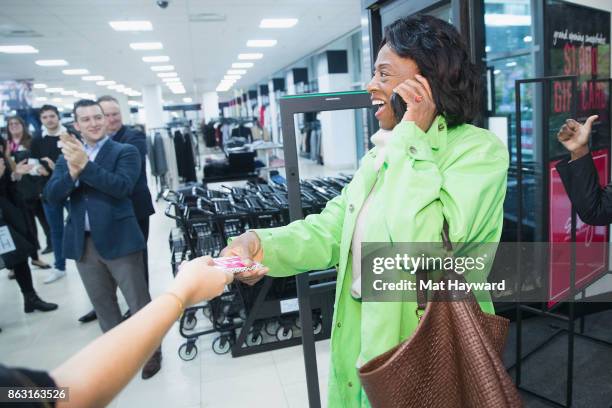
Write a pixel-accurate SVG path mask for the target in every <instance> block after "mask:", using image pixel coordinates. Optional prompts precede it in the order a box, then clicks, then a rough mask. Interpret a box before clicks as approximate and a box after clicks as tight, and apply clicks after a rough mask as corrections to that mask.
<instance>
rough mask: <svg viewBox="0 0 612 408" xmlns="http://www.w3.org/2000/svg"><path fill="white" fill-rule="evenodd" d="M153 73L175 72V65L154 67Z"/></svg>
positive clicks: (152, 68)
mask: <svg viewBox="0 0 612 408" xmlns="http://www.w3.org/2000/svg"><path fill="white" fill-rule="evenodd" d="M151 71H156V72H161V71H174V65H153V66H152V67H151Z"/></svg>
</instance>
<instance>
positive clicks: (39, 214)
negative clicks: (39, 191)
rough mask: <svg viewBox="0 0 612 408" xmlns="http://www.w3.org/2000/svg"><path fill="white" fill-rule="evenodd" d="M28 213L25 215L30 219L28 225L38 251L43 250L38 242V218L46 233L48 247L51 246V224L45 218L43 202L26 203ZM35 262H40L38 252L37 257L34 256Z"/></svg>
mask: <svg viewBox="0 0 612 408" xmlns="http://www.w3.org/2000/svg"><path fill="white" fill-rule="evenodd" d="M26 207H27V208H26V211H24V213H25V214H26V216H27V217H28V224H29V225H30V228H31V230H32V236H33V237H34V242H33V244H34V245H35V246H36V248H38V249H43V247H42V246H41V245H40V243H39V241H38V230H37V229H36V218H38V222H40V225H41V226H42V228H43V231H44V232H45V237H46V239H47V246H51V231H50V229H49V223H48V222H47V217H46V216H45V210H44V209H43V206H42V200H36V201H34V202H28V203H26ZM32 259H33V260H35V261H36V260H38V259H39V258H38V251H36V253H35V255H33V256H32Z"/></svg>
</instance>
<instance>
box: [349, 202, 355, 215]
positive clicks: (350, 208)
mask: <svg viewBox="0 0 612 408" xmlns="http://www.w3.org/2000/svg"><path fill="white" fill-rule="evenodd" d="M353 211H355V206H354V205H353V204H349V212H351V213H352V212H353Z"/></svg>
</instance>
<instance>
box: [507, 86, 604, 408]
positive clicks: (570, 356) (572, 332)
mask: <svg viewBox="0 0 612 408" xmlns="http://www.w3.org/2000/svg"><path fill="white" fill-rule="evenodd" d="M559 80H561V81H571V82H572V91H573V94H574V95H575V94H576V92H577V76H575V75H570V76H551V77H540V78H532V79H523V80H517V81H515V103H516V106H515V107H516V110H515V111H516V122H515V127H516V149H517V150H516V161H517V195H518V208H517V229H516V230H517V242H522V224H523V188H522V185H523V166H522V140H521V139H522V129H521V109H520V108H521V85H523V84H533V83H540V84H543V102H544V112H545V115H544V117H545V118H548V114H549V109H550V98H549V95H550V83H551V82H552V81H559ZM611 86H612V85H611ZM610 89H612V88H610ZM609 98H612V95H611V94H609ZM576 106H577V98H576V97H573V98H572V101H571V112H570V116H571V117H576V110H577V109H576ZM548 131H549V128H548V121H547V120H544V121H543V123H542V135H543V139H544V140H547V139H546V137H548ZM541 151H542V153H541V154H542V163H543V164H546V165H548V161H549V154H548V153H549V152H548V145H547V144H546V145H544V142H543V148H542V149H541ZM609 152H610V149H609V148H608V153H609ZM543 175H544V177H543V178H544V185H545V189H544V190H545V194H548V185H549V184H548V183H549V175H548V171H545V172H543ZM608 181H609V180H608ZM544 201H546V200H544ZM542 210H543V212H544V215H545V216H546V217H544V219H546V220H547V219H548V206H544V207H543V208H542ZM576 218H577V216H576V209H575V208H574V205H573V204H572V206H571V244H572V245H571V254H570V265H571V266H570V288H569V290H570V291H569V293H570V294H569V296H568V298H569V299H572V300H570V301H568V302H559V303H558V304H557V305H556V306H555V308H558V307H559V305H561V304H567V308H568V313H567V316H566V315H563V314H560V313H555V312H552V311H547V310H545V308H544V307H543V308H542V309H537V308H535V307H531V306H528V305H524V304H521V303H520V302H517V304H516V363H515V364H514V365H512V366H510V367H508V368H507V369H508V370H510V369H511V368H513V367H515V368H516V377H515V382H516V386H517V387H518V388H519V389H520V390H521V391H523V392H525V393H527V394H529V395H531V396H533V397H536V398H538V399H539V400H541V401H543V402H545V403H547V404H549V405H551V406H555V407H562V408H569V407H571V406H572V403H573V379H574V341H575V336H579V337H581V338H584V339H586V340H590V341H593V342H597V343H600V344H604V345H607V346H610V347H612V342H608V341H605V340H602V339H598V338H596V337H593V336H589V335H586V334H584V333H583V332H584V316H581V317H580V329H579V332H578V333H577V332H576V324H575V323H576V310H575V302H574V300H573V298H574V297H575V294H576V287H575V284H576ZM545 233H546V235H548V228H546V231H545ZM518 258H519V259H518V263H517V265H518V266H519V270H517V273H518V276H519V279H518V280H519V282H520V281H521V279H520V265H521V259H520V258H521V252H520V251H519V254H518ZM605 273H610V271H606V272H605ZM605 273H604V274H605ZM602 275H603V274H602ZM587 286H588V285H587ZM585 289H586V286H585V288H583V289H582V290H581V292H582V293H583V297H584V292H585ZM523 312H529V313H532V314H536V315H538V316H546V317H550V318H554V319H557V320H560V321H562V322H566V323H567V328H561V329H559V330H557V331H556V332H555V333H554V334H552V335H551V336H550V337H548V338H547V339H546V340H544V341H542V342H541V343H539V344H538V345H537V346H536V347H535V348H534V349H533V350H531V351H530V352H529V353H527V354H525V355H522V331H523V322H522V313H523ZM564 333H567V336H568V340H567V367H566V373H567V378H566V388H565V403H560V402H558V401H554V400H552V399H550V398H548V397H545V396H544V395H541V394H539V393H537V392H535V391H532V390H530V389H528V388H525V387H524V386H521V377H522V363H523V361H524V360H526V359H527V358H529V357H530V356H532V355H533V354H535V353H536V352H538V351H540V350H541V349H543V348H544V347H546V346H547V345H548V344H549V343H550V342H551V341H552V340H553V339H555V338H556V337H558V336H559V335H560V334H564Z"/></svg>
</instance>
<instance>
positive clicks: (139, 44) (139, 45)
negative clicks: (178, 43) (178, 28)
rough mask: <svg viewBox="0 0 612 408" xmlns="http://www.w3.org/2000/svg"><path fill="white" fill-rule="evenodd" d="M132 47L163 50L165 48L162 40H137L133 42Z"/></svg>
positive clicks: (134, 48) (141, 49)
mask: <svg viewBox="0 0 612 408" xmlns="http://www.w3.org/2000/svg"><path fill="white" fill-rule="evenodd" d="M130 48H131V49H133V50H139V51H146V50H161V49H162V48H164V46H163V44H162V43H160V42H137V43H131V44H130Z"/></svg>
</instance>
